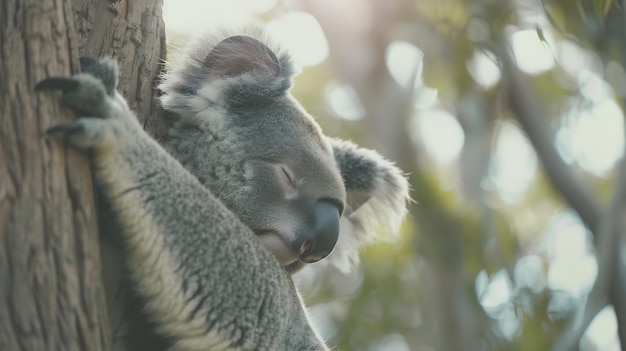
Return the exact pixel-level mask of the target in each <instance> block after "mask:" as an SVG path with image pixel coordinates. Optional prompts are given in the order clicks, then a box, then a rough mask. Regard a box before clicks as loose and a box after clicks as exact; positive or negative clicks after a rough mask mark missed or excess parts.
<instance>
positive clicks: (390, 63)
mask: <svg viewBox="0 0 626 351" xmlns="http://www.w3.org/2000/svg"><path fill="white" fill-rule="evenodd" d="M423 58H424V53H423V52H422V50H420V49H419V48H417V47H416V46H415V45H413V44H411V43H408V42H405V41H394V42H393V43H391V44H389V46H388V47H387V51H386V53H385V59H386V61H387V69H388V70H389V73H391V76H392V77H393V79H395V81H396V82H397V83H398V84H400V85H401V86H403V87H406V86H408V84H409V83H411V81H412V80H413V79H415V81H414V86H416V87H417V86H420V85H421V84H422V70H423V64H424V61H423Z"/></svg>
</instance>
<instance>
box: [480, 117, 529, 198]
mask: <svg viewBox="0 0 626 351" xmlns="http://www.w3.org/2000/svg"><path fill="white" fill-rule="evenodd" d="M536 171H537V156H536V155H535V152H534V149H533V148H532V147H531V146H530V143H529V141H528V139H527V138H526V136H525V135H524V134H522V132H521V131H520V130H519V128H518V127H517V126H515V125H514V124H512V123H509V122H502V123H500V126H499V131H498V133H497V141H496V149H495V152H494V154H493V156H492V158H491V162H490V164H489V172H488V174H489V180H490V181H491V182H493V184H494V185H495V187H496V190H497V193H498V195H499V196H500V197H501V198H502V199H503V200H504V201H507V202H509V203H516V202H518V201H519V200H520V199H521V198H522V196H523V195H524V194H525V193H526V190H527V189H528V187H529V186H530V185H531V183H532V182H533V181H534V179H535V176H536Z"/></svg>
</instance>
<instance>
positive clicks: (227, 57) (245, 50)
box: [203, 35, 281, 81]
mask: <svg viewBox="0 0 626 351" xmlns="http://www.w3.org/2000/svg"><path fill="white" fill-rule="evenodd" d="M203 65H204V67H205V69H206V70H207V71H208V74H209V79H211V78H224V77H236V76H238V75H241V74H244V73H252V74H255V75H256V77H257V78H259V79H263V80H268V81H269V80H271V79H274V78H276V77H278V76H279V75H280V73H281V65H280V62H279V61H278V57H276V55H275V54H274V53H273V52H272V50H271V49H270V48H269V47H267V46H266V45H265V44H263V43H262V42H260V41H259V40H257V39H254V38H252V37H248V36H245V35H235V36H232V37H229V38H226V39H224V40H222V41H221V42H219V43H218V44H217V45H216V46H215V47H214V48H213V50H211V52H210V53H209V55H208V56H207V57H206V59H205V60H204V62H203Z"/></svg>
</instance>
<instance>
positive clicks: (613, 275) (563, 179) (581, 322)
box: [502, 44, 626, 350]
mask: <svg viewBox="0 0 626 351" xmlns="http://www.w3.org/2000/svg"><path fill="white" fill-rule="evenodd" d="M507 47H508V46H507V45H506V44H504V45H503V48H505V50H504V51H503V55H502V60H503V73H504V75H505V76H506V79H507V80H506V82H507V84H508V86H507V88H508V89H507V92H508V100H509V105H510V108H511V111H513V113H514V115H515V117H516V118H517V121H518V122H519V124H520V125H521V127H522V128H523V129H524V131H525V132H526V135H527V136H528V139H529V140H530V142H531V143H532V144H533V146H534V148H535V150H536V152H537V155H538V156H539V159H540V160H541V162H542V164H543V166H544V169H545V171H546V174H547V176H548V178H549V179H550V182H551V184H552V186H553V187H554V188H555V189H556V190H557V191H558V192H559V193H560V194H561V196H563V198H564V199H565V201H566V202H567V203H568V204H569V205H570V206H571V207H572V208H573V209H574V210H575V211H576V212H577V213H578V215H579V216H580V218H581V219H582V221H583V222H584V223H585V225H586V226H587V227H588V228H589V229H590V230H591V232H592V233H593V234H594V236H595V241H596V249H597V258H598V278H597V280H596V283H595V285H594V287H593V289H592V291H591V292H590V294H589V296H588V302H587V304H586V306H585V309H584V313H583V314H582V316H581V318H580V319H577V320H576V321H574V323H573V325H571V326H570V328H569V330H568V331H567V332H566V333H564V334H563V335H562V336H561V338H559V340H558V341H557V342H556V343H555V345H554V348H553V349H554V350H572V349H573V350H576V349H577V348H578V344H579V341H580V338H581V337H582V335H583V334H584V332H585V331H586V329H587V327H588V326H589V324H590V323H591V321H593V319H594V318H595V316H596V315H597V313H598V312H599V311H600V310H601V309H602V308H604V306H606V303H607V301H608V302H610V303H611V304H612V305H613V306H614V308H615V313H616V315H617V316H618V322H619V323H618V324H620V328H619V329H620V330H621V329H623V328H624V327H626V326H625V325H624V323H626V321H623V319H624V317H626V311H622V309H623V306H622V305H623V303H622V301H621V299H623V297H624V295H623V294H621V293H622V292H623V290H622V288H623V286H624V284H623V280H624V279H623V277H622V275H621V274H620V270H618V269H616V267H617V266H618V265H619V261H618V260H617V258H618V252H617V250H618V248H619V246H618V242H619V238H620V234H621V233H622V230H623V228H622V223H621V218H622V216H621V215H622V213H623V206H624V197H625V195H626V176H625V175H624V174H623V173H624V172H623V169H624V168H625V167H626V161H625V160H622V161H621V162H620V165H619V167H620V172H619V173H620V174H619V175H618V179H617V189H616V192H615V195H614V197H613V199H612V201H611V205H610V207H609V209H608V210H607V211H602V208H601V207H600V205H599V204H598V203H597V201H596V199H595V198H594V197H593V196H592V195H591V193H590V192H589V191H588V190H587V188H586V187H585V186H584V185H583V184H582V183H581V182H580V181H579V180H578V179H577V178H576V177H575V176H574V174H573V172H572V171H571V169H570V168H569V167H568V166H567V164H565V162H564V161H563V159H562V158H561V157H560V155H559V154H558V152H557V150H556V148H555V147H554V145H553V142H552V141H553V138H552V136H551V135H550V132H549V128H548V126H547V125H546V123H544V120H543V119H542V116H545V114H544V113H543V111H542V109H541V103H540V101H539V99H538V98H537V97H536V96H535V95H533V94H532V89H531V88H530V86H529V85H528V83H527V81H526V80H525V79H523V77H522V74H521V72H520V71H519V69H518V68H517V65H516V64H515V63H514V62H513V58H512V57H511V52H510V51H509V50H506V48H507ZM613 285H616V286H617V287H618V289H619V293H616V292H615V291H613V289H611V290H609V288H610V287H613ZM607 298H608V299H607ZM620 341H621V342H622V345H624V335H622V333H621V332H620Z"/></svg>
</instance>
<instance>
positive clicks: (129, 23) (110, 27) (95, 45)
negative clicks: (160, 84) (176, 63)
mask: <svg viewBox="0 0 626 351" xmlns="http://www.w3.org/2000/svg"><path fill="white" fill-rule="evenodd" d="M162 7H163V1H161V0H157V1H154V0H132V1H131V0H123V1H107V0H74V11H75V18H76V28H77V33H78V45H79V53H80V55H81V56H89V57H113V58H115V59H117V61H118V63H119V68H120V82H119V90H120V91H121V92H122V94H123V95H124V97H125V98H126V101H128V104H129V106H130V107H131V108H132V109H133V110H134V111H136V112H137V116H138V118H139V120H140V122H141V123H142V124H143V126H144V128H145V129H146V130H147V131H148V132H149V133H151V134H152V135H155V136H156V137H162V136H163V134H164V132H165V123H164V120H163V118H162V116H161V114H162V111H161V109H160V107H159V105H158V104H157V100H156V98H157V95H158V94H157V90H156V89H155V82H156V80H157V78H158V76H159V74H160V73H161V69H162V68H163V62H164V61H165V49H166V47H165V26H164V24H163V17H162Z"/></svg>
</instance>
